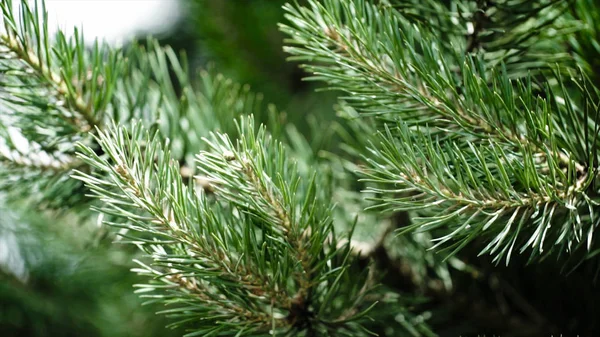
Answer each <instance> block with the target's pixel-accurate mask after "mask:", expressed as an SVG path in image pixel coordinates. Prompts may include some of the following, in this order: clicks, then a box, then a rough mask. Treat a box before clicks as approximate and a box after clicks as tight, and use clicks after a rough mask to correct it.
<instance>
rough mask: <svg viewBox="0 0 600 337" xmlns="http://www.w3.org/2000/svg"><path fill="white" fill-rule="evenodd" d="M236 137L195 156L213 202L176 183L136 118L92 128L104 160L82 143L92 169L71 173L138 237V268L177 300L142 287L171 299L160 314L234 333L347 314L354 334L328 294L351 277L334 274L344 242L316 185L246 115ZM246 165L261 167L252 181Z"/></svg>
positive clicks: (343, 271)
mask: <svg viewBox="0 0 600 337" xmlns="http://www.w3.org/2000/svg"><path fill="white" fill-rule="evenodd" d="M239 133H240V137H241V138H240V141H239V144H238V146H233V145H232V143H231V141H230V140H229V139H228V137H227V136H225V135H224V134H216V135H214V136H213V137H212V140H211V141H210V142H209V145H210V148H211V151H210V152H203V153H202V154H201V156H200V157H198V164H199V165H200V167H199V169H200V170H201V172H202V173H203V174H205V175H206V176H207V177H208V178H209V179H210V181H211V184H213V186H214V188H215V196H216V198H217V201H216V202H211V201H210V200H209V199H206V198H205V197H204V196H203V194H202V193H201V191H196V190H195V189H194V187H193V185H192V186H186V185H184V184H183V181H182V180H181V177H180V168H179V166H178V164H177V163H174V162H173V160H172V159H171V157H170V155H169V154H168V152H165V150H164V147H163V146H162V145H161V141H160V138H159V137H157V136H154V137H150V136H149V134H148V133H147V132H146V131H145V130H144V129H143V128H142V127H141V125H140V124H136V125H134V127H133V129H132V131H131V133H129V132H127V131H126V129H125V128H116V129H114V131H111V132H110V133H104V132H102V131H98V139H97V140H98V142H99V144H100V145H101V146H102V149H103V150H104V152H105V153H106V154H107V156H108V157H107V158H103V157H99V156H98V155H97V154H95V152H94V151H93V150H92V149H91V148H89V147H86V146H80V147H79V150H80V151H81V153H82V154H81V159H82V160H83V161H84V162H85V163H87V164H88V165H90V166H92V167H94V168H95V169H96V173H95V174H94V175H89V174H85V173H82V172H77V174H76V175H75V178H77V179H80V180H82V181H84V182H85V183H86V185H87V186H88V188H90V190H91V191H92V192H93V194H94V195H95V196H96V197H98V198H100V199H101V200H102V201H103V203H104V206H103V207H102V208H100V211H102V212H103V213H105V214H106V215H109V216H113V217H116V218H117V219H121V220H118V221H115V222H112V223H111V224H112V225H113V226H118V227H121V226H124V227H125V228H128V229H130V230H132V231H135V232H139V233H140V234H143V235H139V236H138V235H136V236H129V235H128V237H129V238H130V241H131V242H133V243H135V244H136V245H137V246H139V247H140V248H141V249H142V250H143V251H145V252H146V253H147V254H148V255H149V256H150V257H151V258H152V260H153V263H154V266H153V267H147V266H144V267H143V268H142V269H143V270H144V271H141V270H140V272H143V273H144V274H148V275H155V280H156V281H157V282H159V284H162V285H163V286H167V289H171V290H173V291H175V292H176V295H175V296H173V297H171V296H170V295H168V293H163V292H161V290H160V289H162V288H163V286H157V285H147V286H142V289H144V290H145V291H153V292H157V293H155V294H154V295H151V298H155V299H157V300H160V301H161V302H164V303H174V304H176V305H177V308H176V309H171V310H167V311H165V313H172V314H175V316H176V317H178V318H179V319H180V321H179V322H184V321H187V320H188V319H193V318H202V317H203V321H202V322H201V323H198V325H197V326H196V327H195V328H194V329H195V330H194V333H196V334H200V333H207V332H208V331H214V333H217V332H220V333H221V334H223V335H225V334H227V333H228V331H231V330H230V329H231V326H232V324H233V325H235V326H237V327H238V328H239V331H243V333H242V335H248V334H251V333H253V332H254V333H257V332H260V331H267V330H269V329H270V330H273V331H274V332H276V331H279V332H283V331H285V330H286V329H296V330H298V331H300V330H304V329H320V328H324V325H323V322H325V321H330V320H331V319H329V318H328V317H336V316H335V315H342V316H344V320H343V322H341V321H340V322H338V324H339V325H340V329H342V330H344V329H348V328H350V329H353V328H352V326H353V324H354V323H353V319H352V318H351V317H345V316H348V315H349V314H348V312H347V311H346V310H347V308H348V305H345V304H343V303H340V304H336V303H335V302H332V300H333V299H334V298H338V296H339V294H341V292H342V291H345V292H344V293H343V294H344V296H343V297H340V298H338V299H337V300H336V301H340V300H342V299H343V298H346V296H347V291H348V290H349V289H352V288H353V287H354V286H353V285H354V284H355V282H356V279H354V278H349V277H347V278H346V277H344V278H342V276H344V275H347V273H349V268H350V264H351V261H352V259H351V258H350V256H349V253H350V248H349V245H348V244H346V245H342V246H341V247H339V248H338V246H337V239H336V237H335V234H334V233H333V231H332V226H331V216H330V215H329V214H328V213H329V212H330V209H329V208H328V207H326V206H325V205H326V203H323V200H324V199H322V198H323V196H322V193H320V192H319V191H317V190H316V186H315V182H314V180H313V181H312V182H310V183H309V184H308V185H306V180H305V178H300V177H298V176H295V173H294V169H293V166H290V164H288V163H284V162H283V161H282V159H283V158H284V157H285V153H284V152H283V148H282V146H281V144H277V143H272V141H271V140H270V139H269V136H267V135H266V134H265V131H264V129H261V130H259V131H258V132H257V133H256V131H255V130H254V127H253V124H252V122H251V119H248V120H247V119H243V120H242V122H241V124H240V128H239ZM140 144H144V145H143V146H142V145H140ZM241 163H244V164H241ZM249 168H252V169H253V170H254V172H264V174H263V175H261V176H254V178H252V174H253V173H249V172H250V171H249ZM269 173H270V174H273V176H269V175H268V174H269ZM290 174H291V175H292V176H290ZM105 175H106V178H103V177H105ZM294 176H295V178H294ZM276 177H277V178H276ZM271 178H273V180H271ZM290 182H291V183H290ZM131 206H133V208H132V207H131ZM136 209H137V210H136ZM127 222H130V224H127ZM146 235H149V237H147V238H146ZM341 280H344V281H343V282H350V283H348V284H344V283H340V281H341ZM202 294H203V295H202ZM225 298H226V299H227V300H224V299H225ZM352 298H353V297H352V296H350V297H349V298H348V299H352ZM348 299H346V300H348ZM344 301H345V300H344ZM359 304H360V305H362V303H356V304H351V305H350V307H352V308H356V307H357V305H359ZM363 314H364V313H362V312H361V313H359V312H357V313H356V314H355V315H353V317H354V316H356V317H359V316H362V315H363ZM332 315H333V316H332ZM210 317H214V318H210ZM213 329H214V330H213Z"/></svg>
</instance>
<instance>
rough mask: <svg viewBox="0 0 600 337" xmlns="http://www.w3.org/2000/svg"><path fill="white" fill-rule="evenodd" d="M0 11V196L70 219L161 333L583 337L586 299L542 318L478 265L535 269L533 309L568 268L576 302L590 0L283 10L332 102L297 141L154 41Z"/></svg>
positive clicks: (581, 262) (245, 93) (594, 31)
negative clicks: (566, 312) (128, 281)
mask: <svg viewBox="0 0 600 337" xmlns="http://www.w3.org/2000/svg"><path fill="white" fill-rule="evenodd" d="M0 7H1V8H2V14H3V24H4V31H3V32H2V33H1V34H0V56H1V59H0V102H1V103H0V108H1V109H2V111H3V113H2V114H0V189H2V190H3V191H4V193H5V195H6V198H7V199H8V204H9V205H11V207H13V208H14V209H23V210H24V211H23V212H31V211H35V212H40V213H41V214H43V216H44V217H47V218H48V219H53V220H49V221H53V223H54V224H55V225H54V227H55V228H53V229H52V230H53V231H55V232H58V233H70V232H71V231H73V229H72V226H70V225H68V224H70V223H73V222H75V223H81V224H83V225H82V226H81V227H80V229H79V230H77V231H76V232H75V234H73V233H70V234H72V235H73V236H74V238H73V239H72V240H73V242H78V243H79V244H80V245H81V246H80V247H78V248H77V249H76V251H77V252H82V254H83V252H85V251H86V250H88V251H89V252H90V253H91V254H94V253H95V254H97V256H98V258H97V260H98V261H97V262H96V259H94V260H93V261H94V262H93V263H92V265H93V266H95V267H93V268H102V267H103V266H102V264H105V266H108V265H110V264H111V263H115V261H116V260H115V259H117V260H119V261H120V262H119V263H120V264H122V263H127V264H128V265H129V266H130V267H131V268H132V271H133V272H134V273H136V274H137V275H139V276H140V278H139V280H142V281H141V282H140V283H139V284H135V285H134V287H135V289H136V290H135V292H136V293H138V294H139V296H140V297H141V298H143V299H144V300H145V303H146V304H148V306H149V307H150V308H151V310H153V311H157V312H158V313H160V314H162V315H164V316H166V319H167V320H168V324H169V325H168V327H172V328H176V329H179V330H176V333H179V332H181V331H184V332H181V333H182V334H184V335H185V336H271V335H273V336H344V335H346V336H363V335H364V336H367V335H370V334H371V335H372V334H374V335H380V336H436V335H458V334H463V335H465V334H470V333H494V334H496V333H506V334H507V335H515V336H518V335H521V336H524V335H530V336H535V335H540V334H550V333H563V332H564V333H566V332H575V333H592V334H593V333H594V332H598V331H600V327H598V326H597V323H595V320H594V319H593V318H592V317H590V316H592V314H591V312H593V310H587V312H586V310H585V309H583V310H584V313H586V314H587V315H590V316H584V315H581V316H580V317H577V319H575V320H572V321H570V322H569V323H568V324H567V323H564V324H563V322H562V321H559V322H555V323H553V322H552V317H554V316H553V315H555V314H557V313H559V312H560V311H558V310H557V311H553V312H551V313H550V312H548V311H547V310H546V311H544V310H542V312H543V313H540V310H539V308H540V307H541V305H540V304H539V303H538V301H537V300H536V303H534V304H531V303H529V302H528V301H530V300H531V297H528V296H527V294H520V293H519V292H518V291H517V290H515V289H514V288H513V287H512V286H511V285H510V284H509V283H508V282H506V281H505V280H504V279H503V278H502V277H499V276H498V275H502V274H503V273H504V274H505V275H506V277H511V276H510V275H511V273H512V272H513V271H514V269H509V268H514V266H515V265H516V266H517V268H518V267H521V268H526V267H525V266H526V265H528V266H529V267H527V268H545V269H540V270H542V271H541V272H540V273H541V274H542V276H541V277H539V278H537V279H536V280H537V281H539V280H541V279H544V278H546V277H547V276H548V275H550V276H551V278H552V282H548V285H545V286H544V287H540V288H544V289H545V290H546V292H545V293H544V296H547V299H546V301H550V303H552V300H553V299H554V300H556V301H562V299H561V297H558V296H559V295H555V294H553V293H552V291H551V289H553V288H552V287H557V286H560V285H563V286H564V284H565V282H567V281H566V280H570V279H568V275H570V273H571V275H578V279H577V282H578V285H579V286H578V289H577V290H573V292H571V290H569V291H568V292H567V294H565V295H564V296H565V297H566V296H571V295H570V294H579V296H581V297H580V298H579V299H578V302H577V303H578V304H579V303H585V306H589V307H590V308H593V307H594V306H593V303H594V302H595V297H594V296H590V297H588V298H583V296H587V295H589V294H588V293H586V292H593V293H596V292H597V291H594V290H593V289H594V281H595V277H596V275H597V273H598V271H600V266H599V265H598V262H597V257H596V255H597V253H598V252H600V248H599V246H598V242H597V241H598V240H597V238H596V237H597V234H596V227H597V226H598V224H599V223H600V218H599V217H598V214H599V213H600V207H599V202H600V197H599V192H600V188H599V186H598V184H597V182H596V178H597V176H598V172H597V169H598V158H599V157H598V151H597V146H598V145H600V139H598V133H599V131H600V124H599V115H598V109H599V108H600V105H599V104H600V99H599V93H600V91H599V88H600V82H599V77H598V64H597V63H598V61H597V58H598V57H597V56H598V53H599V52H600V51H599V50H598V45H599V43H598V41H599V40H600V39H599V38H598V37H599V34H600V26H598V22H600V11H599V10H598V9H596V8H595V6H594V1H592V0H542V1H526V0H515V1H508V0H506V1H505V0H498V1H491V0H452V1H450V0H449V1H434V0H420V1H411V0H407V1H392V0H381V1H376V0H372V1H367V0H322V1H317V0H307V1H304V2H302V3H293V4H286V5H285V6H284V7H283V9H282V10H283V11H284V12H285V21H284V22H282V23H281V24H280V25H279V29H280V30H281V32H283V33H284V34H285V35H287V37H288V38H287V40H285V41H284V43H285V47H284V51H285V52H286V53H288V54H289V55H291V56H290V57H289V60H290V61H296V62H300V63H301V67H302V68H303V69H304V71H305V72H306V74H307V77H306V79H307V80H311V81H318V82H323V83H324V84H325V86H324V87H325V88H327V89H331V90H336V91H337V92H339V93H341V94H340V98H339V103H338V104H337V105H336V106H335V107H334V109H335V110H336V113H337V118H336V119H335V120H334V121H329V122H328V121H316V122H315V123H310V127H311V130H310V132H304V131H303V130H301V129H298V128H297V127H296V126H295V125H294V124H293V123H286V119H285V114H284V113H282V112H280V111H279V110H277V108H275V107H274V106H273V105H270V104H265V103H263V99H262V95H260V94H256V93H254V92H252V91H251V90H250V89H249V88H248V87H247V86H243V85H239V84H236V83H234V82H233V81H231V80H229V79H227V78H225V77H224V76H222V75H219V74H217V73H216V72H215V71H213V70H202V71H200V72H199V73H197V72H195V71H192V70H190V69H189V68H190V67H189V66H188V61H187V59H186V57H185V54H179V53H177V52H176V51H174V50H173V49H171V48H170V47H164V46H161V45H160V44H159V43H158V42H157V41H155V40H152V39H149V40H148V41H147V42H145V43H144V42H134V43H132V44H131V45H129V46H127V47H126V48H115V47H111V46H108V45H105V44H103V43H101V42H96V43H95V44H94V45H93V46H92V47H91V48H89V47H86V45H85V44H84V39H83V33H82V31H81V30H78V29H75V30H74V31H73V34H67V32H65V31H59V32H58V33H57V34H56V36H51V34H50V33H49V30H48V22H47V21H48V20H47V17H48V15H47V13H46V10H45V7H44V2H43V1H34V2H31V3H29V2H22V3H19V4H15V3H12V2H11V1H10V0H2V2H1V5H0ZM84 29H85V27H84ZM196 74H199V76H196ZM306 134H310V135H311V137H308V136H306ZM3 213H6V212H5V211H3ZM3 227H4V226H3ZM38 227H39V226H36V227H34V228H37V229H36V230H37V231H41V232H42V233H44V230H42V229H41V228H38ZM6 228H9V227H6ZM1 233H2V232H1V231H0V234H1ZM17 233H18V232H17ZM11 235H12V234H11ZM15 235H17V234H15ZM18 235H19V236H21V235H24V234H18ZM61 235H67V234H61ZM110 241H115V242H119V243H125V244H129V246H131V248H124V247H121V246H117V245H106V242H110ZM129 246H127V245H125V247H129ZM134 248H135V249H134ZM56 250H58V251H60V249H59V248H56ZM119 254H122V255H119ZM115 255H119V256H120V257H121V258H122V256H126V257H127V258H128V259H132V260H133V262H132V263H131V264H129V262H122V260H121V259H119V258H115V257H114V256H115ZM488 262H489V263H493V266H492V267H488V266H487V264H488ZM76 268H77V267H76ZM13 269H14V268H13ZM63 269H64V268H63ZM63 269H60V270H63ZM65 270H66V269H65ZM490 270H492V272H490ZM520 270H522V269H520ZM557 270H560V271H561V273H555V272H556V271H557ZM63 272H65V273H66V272H67V271H63ZM573 273H575V274H573ZM0 275H2V279H5V278H11V281H10V282H13V283H17V284H20V283H22V282H23V280H24V278H26V277H25V276H23V275H21V274H18V273H16V274H15V272H14V270H13V273H12V275H13V276H10V275H11V274H5V273H4V272H2V273H0ZM13 278H14V280H13ZM474 283H475V284H477V287H481V285H482V284H484V283H489V286H488V288H489V290H490V291H489V292H487V293H485V292H483V293H474V291H473V289H475V288H473V287H472V285H473V284H474ZM2 284H4V283H2ZM94 287H101V285H97V284H95V285H94ZM477 289H479V288H477ZM92 290H93V289H92ZM577 291H579V292H577ZM5 292H10V291H9V290H2V289H0V294H3V293H5ZM490 293H491V296H494V295H495V296H496V297H497V298H501V299H502V300H498V301H497V303H498V305H497V306H494V305H490V304H489V303H490V301H489V300H487V299H486V298H484V297H486V296H487V297H489V296H490ZM480 295H481V296H480ZM553 296H554V297H553ZM479 297H481V298H479ZM505 297H506V298H505ZM465 298H466V300H465ZM528 299H529V300H528ZM96 300H98V299H96V298H95V297H94V298H93V299H91V301H96ZM14 301H15V302H18V300H14ZM463 302H467V303H466V304H465V303H463ZM545 303H548V302H545ZM555 303H556V302H555ZM463 311H467V312H469V313H468V314H467V315H465V316H469V317H467V318H464V317H463V316H459V314H458V313H461V312H463ZM496 313H498V315H501V316H500V318H498V316H497V315H496ZM463 314H464V313H463ZM73 315H75V316H76V315H77V314H76V313H74V314H73ZM523 317H525V318H523ZM508 318H510V319H511V321H510V323H508V324H503V323H502V319H508ZM4 319H6V318H3V317H2V315H0V324H2V322H3V320H4ZM8 320H10V319H8ZM474 321H479V322H474ZM82 322H83V323H81V324H87V323H86V322H87V321H85V320H82ZM132 329H135V327H132ZM565 329H571V330H568V331H565Z"/></svg>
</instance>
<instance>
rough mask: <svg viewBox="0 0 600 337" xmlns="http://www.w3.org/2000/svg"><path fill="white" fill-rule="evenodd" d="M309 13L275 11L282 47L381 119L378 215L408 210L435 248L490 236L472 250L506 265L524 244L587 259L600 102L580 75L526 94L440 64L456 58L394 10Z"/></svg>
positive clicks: (320, 8) (477, 68)
mask: <svg viewBox="0 0 600 337" xmlns="http://www.w3.org/2000/svg"><path fill="white" fill-rule="evenodd" d="M309 6H310V7H309V8H306V7H300V6H296V7H294V6H286V8H285V9H286V10H287V11H288V15H287V18H288V20H289V21H290V22H291V23H292V25H291V26H285V25H284V26H282V30H283V31H284V32H286V33H287V34H288V35H289V36H290V37H291V39H290V40H289V41H288V42H289V43H291V44H293V46H290V47H287V51H288V52H290V53H291V54H293V55H295V56H294V57H292V59H294V60H301V61H308V62H311V63H309V64H308V65H306V68H307V69H308V70H309V71H310V72H311V73H313V74H314V75H313V76H312V77H310V79H312V80H322V81H325V82H327V83H328V84H329V85H330V86H331V87H333V88H335V89H341V90H343V91H345V92H347V93H349V94H350V95H349V96H347V97H344V100H345V101H347V102H349V104H350V105H351V106H352V107H354V108H355V109H356V110H357V111H359V112H362V113H363V114H366V115H375V116H376V117H378V118H379V119H380V120H381V121H382V122H383V123H384V126H385V129H386V132H385V133H383V134H382V135H381V136H380V137H377V140H375V141H374V144H372V145H371V146H370V147H371V149H372V150H371V153H370V154H367V155H366V156H365V160H366V161H368V162H369V163H370V167H371V170H370V171H367V172H366V175H367V177H368V179H367V182H371V183H375V184H376V185H375V186H374V187H372V188H369V189H368V191H370V192H372V193H376V194H377V195H379V197H377V198H375V199H374V200H376V201H377V202H378V206H375V207H379V208H382V209H384V210H389V211H396V212H397V211H414V212H416V213H417V214H418V215H419V217H417V218H416V220H417V222H416V223H415V224H414V225H412V226H410V227H408V229H407V230H415V229H417V228H418V229H419V230H426V231H437V232H438V233H440V234H441V233H443V234H442V236H441V237H440V238H439V239H438V240H437V241H439V243H438V245H437V246H439V245H442V244H446V243H448V242H450V241H452V242H453V244H452V245H450V246H449V247H450V248H452V249H454V252H456V251H457V250H458V249H460V248H462V247H463V246H464V245H466V244H467V243H468V242H470V241H472V240H475V239H476V238H477V237H479V236H481V237H486V238H488V240H489V241H488V245H487V246H486V247H485V248H483V250H482V253H487V252H489V253H491V254H495V255H496V258H497V259H500V258H502V257H504V256H505V257H506V258H507V261H508V259H509V258H510V254H511V252H512V249H513V247H514V246H515V245H517V246H518V245H521V252H523V251H524V250H525V249H527V248H528V247H531V248H534V250H533V251H532V259H533V258H536V257H543V256H545V255H546V254H548V253H549V252H548V251H550V252H554V250H558V251H563V252H570V253H571V252H573V251H574V250H577V249H579V248H581V249H587V250H588V251H590V249H591V247H592V242H593V236H594V234H593V233H594V228H595V227H596V225H597V223H598V220H597V218H596V217H595V216H594V214H595V213H596V212H597V210H596V208H597V204H598V201H597V200H596V199H597V191H596V187H595V186H596V185H595V176H596V175H597V165H596V163H597V158H596V156H597V152H596V150H595V149H596V148H597V146H598V145H599V144H598V139H597V137H595V136H592V135H594V134H596V131H597V130H598V125H599V123H598V104H597V102H598V99H597V98H598V97H599V96H598V91H597V89H595V88H594V87H593V85H591V84H590V83H589V81H587V80H586V79H585V77H582V76H581V74H574V75H572V78H571V80H570V81H569V82H568V83H567V82H565V81H563V80H562V78H561V75H560V73H557V74H556V75H554V77H553V78H551V79H550V80H551V81H555V83H558V85H553V84H550V83H551V82H550V80H549V81H548V84H547V85H546V87H545V88H541V89H540V88H536V86H535V85H533V83H532V81H531V79H530V78H528V79H525V80H523V81H521V80H518V81H511V80H510V79H509V75H508V74H507V72H506V70H505V69H502V70H501V71H497V70H494V69H492V68H489V66H488V65H487V64H486V63H485V62H484V61H483V60H476V59H472V58H471V57H467V58H466V61H465V62H464V63H458V64H457V63H454V64H452V63H450V62H453V60H461V59H462V58H461V56H460V55H459V54H455V53H453V52H452V51H448V50H445V49H444V48H443V43H442V42H440V41H439V39H438V38H436V37H435V35H434V34H432V33H431V32H430V31H429V30H428V29H426V28H423V27H419V26H416V25H413V24H410V23H408V22H407V21H406V20H405V19H403V18H402V16H401V15H400V14H399V13H398V12H396V11H394V10H393V9H392V8H389V7H377V6H373V5H370V4H367V3H365V2H364V1H354V2H342V1H335V0H331V1H326V2H324V3H323V4H319V3H317V2H310V3H309ZM353 17H361V18H364V20H360V21H357V20H351V19H350V18H353ZM474 43H475V42H474ZM455 67H458V69H459V71H458V72H453V71H451V69H454V68H455ZM457 74H460V77H458V76H457ZM488 74H489V75H488ZM567 84H568V85H569V87H568V88H569V89H567ZM540 92H541V94H540ZM390 125H391V126H390ZM582 219H585V220H582ZM559 224H560V225H559ZM550 227H551V228H552V229H550V230H549V228H550ZM440 228H447V229H449V231H442V232H440V231H439V229H440ZM583 233H585V237H586V238H585V239H584V238H583V237H584V235H582V234H583ZM548 241H550V243H547V242H548ZM545 242H546V243H545ZM553 247H556V248H555V249H552V248H553Z"/></svg>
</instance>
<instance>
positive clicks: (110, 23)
mask: <svg viewBox="0 0 600 337" xmlns="http://www.w3.org/2000/svg"><path fill="white" fill-rule="evenodd" d="M46 9H47V10H48V21H49V22H48V26H49V28H50V30H52V29H53V28H54V27H57V26H58V27H60V28H62V29H63V31H64V32H65V33H71V32H72V31H73V27H80V28H83V33H84V36H85V39H86V42H88V43H90V42H92V41H93V40H94V39H95V38H98V39H100V40H102V39H104V40H106V41H107V42H108V43H111V44H121V43H124V42H127V40H129V39H131V38H133V37H135V36H136V35H137V36H139V35H145V34H157V33H160V32H164V31H168V30H169V29H170V28H172V27H173V25H174V24H175V23H177V20H178V18H179V15H180V3H179V0H46Z"/></svg>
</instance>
